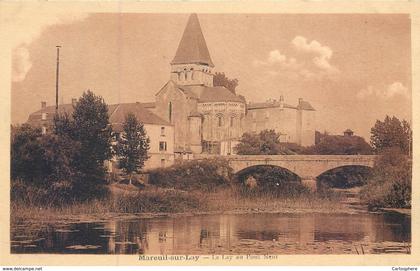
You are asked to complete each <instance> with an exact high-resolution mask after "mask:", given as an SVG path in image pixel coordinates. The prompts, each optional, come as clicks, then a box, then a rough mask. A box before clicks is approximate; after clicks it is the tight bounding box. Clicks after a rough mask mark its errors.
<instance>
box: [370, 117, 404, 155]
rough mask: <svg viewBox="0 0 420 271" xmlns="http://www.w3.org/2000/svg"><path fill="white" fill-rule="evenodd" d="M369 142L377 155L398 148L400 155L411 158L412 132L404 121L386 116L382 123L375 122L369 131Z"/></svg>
mask: <svg viewBox="0 0 420 271" xmlns="http://www.w3.org/2000/svg"><path fill="white" fill-rule="evenodd" d="M370 140H371V144H372V146H373V148H374V150H375V151H376V152H377V153H381V152H383V151H384V150H386V149H388V148H393V147H398V148H399V149H400V150H401V152H402V153H404V154H407V155H410V156H411V151H410V150H411V149H412V131H411V127H410V124H409V123H408V122H407V121H406V120H403V121H400V120H399V119H398V118H396V117H395V116H393V117H392V118H391V117H390V116H386V117H385V119H384V121H380V120H377V121H376V123H375V126H373V127H372V129H371V137H370Z"/></svg>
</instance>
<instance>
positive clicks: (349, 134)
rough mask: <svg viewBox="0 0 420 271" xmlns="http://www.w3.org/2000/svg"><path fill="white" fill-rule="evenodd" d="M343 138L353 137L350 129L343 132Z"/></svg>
mask: <svg viewBox="0 0 420 271" xmlns="http://www.w3.org/2000/svg"><path fill="white" fill-rule="evenodd" d="M343 134H344V135H345V136H353V134H354V132H353V131H352V130H350V129H347V130H345V131H344V132H343Z"/></svg>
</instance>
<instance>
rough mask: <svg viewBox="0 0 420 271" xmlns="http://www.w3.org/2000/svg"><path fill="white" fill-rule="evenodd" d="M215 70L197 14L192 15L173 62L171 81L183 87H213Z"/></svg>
mask: <svg viewBox="0 0 420 271" xmlns="http://www.w3.org/2000/svg"><path fill="white" fill-rule="evenodd" d="M213 68H214V64H213V62H212V60H211V57H210V53H209V50H208V48H207V44H206V40H205V39H204V35H203V32H202V31H201V26H200V22H199V21H198V17H197V14H191V15H190V17H189V19H188V22H187V26H186V27H185V30H184V34H183V35H182V38H181V41H180V43H179V45H178V49H177V51H176V54H175V57H174V59H173V60H172V62H171V80H172V81H174V82H175V83H177V84H178V85H183V86H192V85H196V86H197V85H202V86H208V87H212V86H213Z"/></svg>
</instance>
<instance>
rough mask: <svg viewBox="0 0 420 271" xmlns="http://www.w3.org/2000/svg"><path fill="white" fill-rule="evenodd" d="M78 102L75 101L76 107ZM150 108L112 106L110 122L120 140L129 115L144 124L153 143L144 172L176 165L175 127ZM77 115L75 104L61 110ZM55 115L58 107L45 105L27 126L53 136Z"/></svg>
mask: <svg viewBox="0 0 420 271" xmlns="http://www.w3.org/2000/svg"><path fill="white" fill-rule="evenodd" d="M75 102H76V101H75V100H73V103H75ZM149 106H150V104H141V103H123V104H111V105H108V112H109V122H110V124H111V127H112V131H113V133H114V136H119V134H120V133H121V132H122V125H123V123H124V120H125V116H126V115H127V114H128V113H133V114H134V115H135V116H136V118H137V120H138V121H140V122H142V123H143V124H144V129H145V131H146V133H147V135H148V136H149V139H150V149H149V152H148V154H149V156H150V158H149V159H148V160H147V161H146V162H145V166H144V169H151V168H157V167H165V166H169V165H172V164H173V162H174V126H173V125H172V124H170V123H169V122H167V121H165V120H163V119H162V118H160V117H158V116H157V115H156V114H154V113H152V112H151V111H150V110H148V109H147V107H149ZM73 111H74V108H73V105H72V104H62V105H59V107H58V112H59V113H60V114H63V113H67V114H69V116H70V117H71V115H72V114H73ZM54 115H55V106H46V104H45V103H44V102H43V103H42V105H41V109H40V110H38V111H36V112H34V113H32V114H30V115H29V119H28V121H27V123H28V124H30V125H31V126H33V127H38V128H41V129H42V132H43V133H44V134H45V133H50V132H52V129H53V127H52V125H53V119H54ZM108 166H109V167H110V168H109V169H110V170H111V169H112V170H114V169H115V167H116V166H117V165H116V158H115V157H114V158H113V159H112V163H111V164H108ZM111 167H112V168H111Z"/></svg>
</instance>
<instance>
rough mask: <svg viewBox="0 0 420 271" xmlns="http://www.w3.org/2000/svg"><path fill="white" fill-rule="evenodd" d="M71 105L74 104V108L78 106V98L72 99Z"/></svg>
mask: <svg viewBox="0 0 420 271" xmlns="http://www.w3.org/2000/svg"><path fill="white" fill-rule="evenodd" d="M71 104H72V105H73V106H76V104H77V99H76V98H71Z"/></svg>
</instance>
